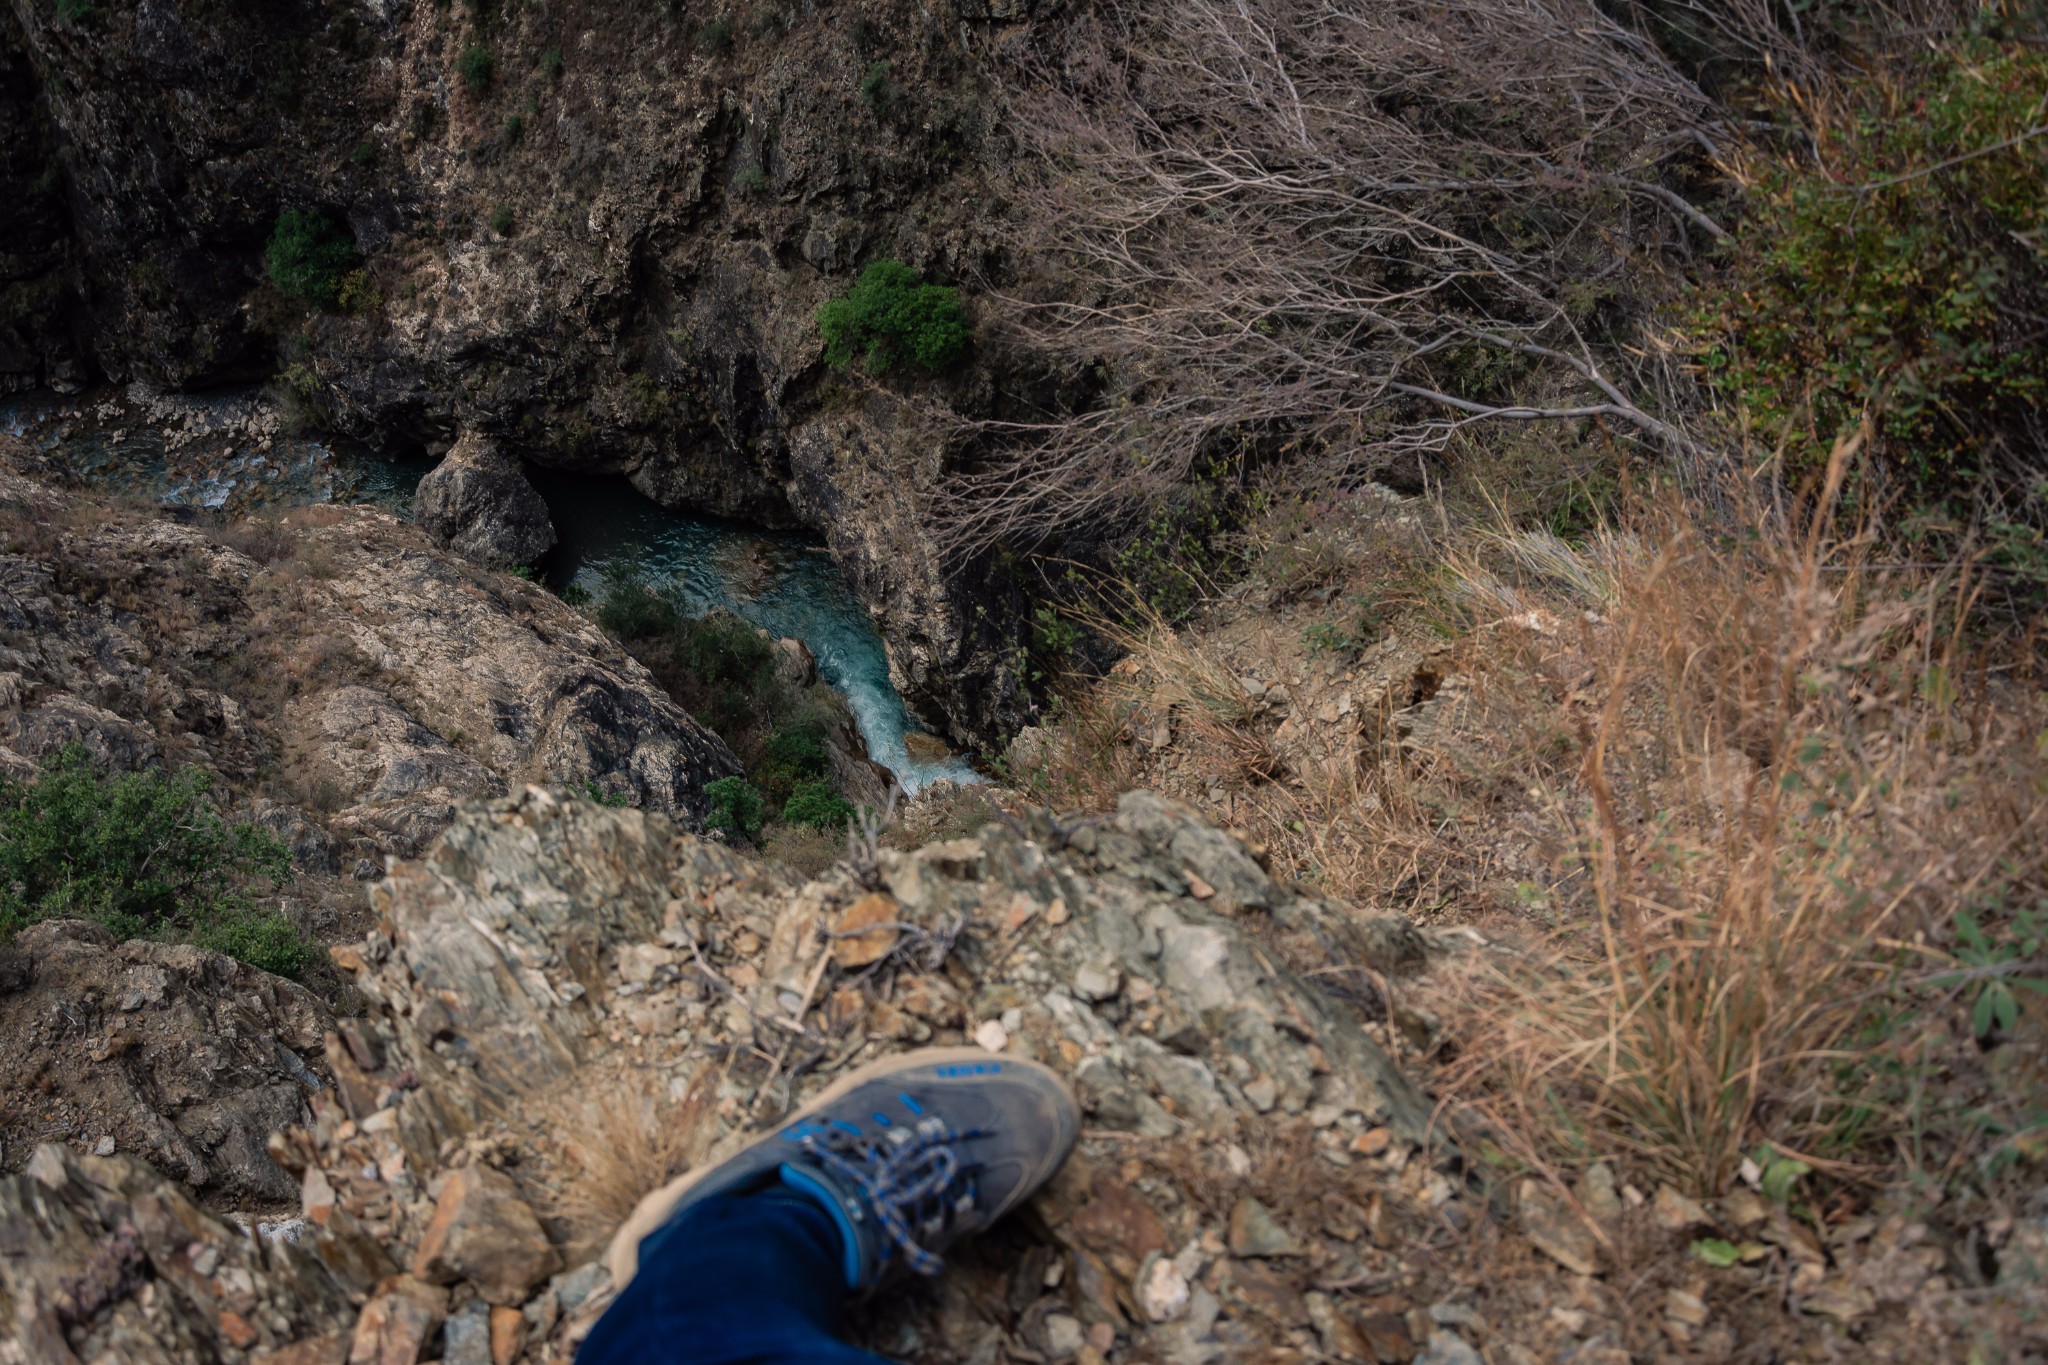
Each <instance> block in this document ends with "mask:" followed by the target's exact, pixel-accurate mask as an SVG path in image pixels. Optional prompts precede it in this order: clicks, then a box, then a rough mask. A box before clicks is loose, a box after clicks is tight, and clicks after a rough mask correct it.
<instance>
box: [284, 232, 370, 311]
mask: <svg viewBox="0 0 2048 1365" xmlns="http://www.w3.org/2000/svg"><path fill="white" fill-rule="evenodd" d="M356 262H357V256H356V247H355V242H354V240H353V239H352V238H351V237H350V236H349V234H348V230H347V229H346V228H343V227H342V226H341V225H340V224H338V223H336V222H335V221H334V220H333V219H331V218H329V217H328V216H327V215H326V214H324V213H321V212H320V211H318V210H317V209H286V210H285V211H284V212H283V213H280V214H279V215H277V226H276V227H275V228H274V229H273V230H272V231H271V234H270V242H269V244H268V245H266V246H265V247H264V248H263V263H264V266H265V268H266V269H267V270H268V271H269V272H270V282H271V283H272V284H274V285H276V286H277V287H278V288H279V289H280V290H282V291H283V292H284V293H286V294H289V295H291V296H292V297H293V298H295V299H299V300H302V301H303V302H306V303H312V304H317V305H319V306H320V307H322V308H334V307H336V306H338V305H339V304H340V302H341V283H342V280H343V279H344V278H345V277H346V276H347V275H348V273H349V272H350V271H351V270H354V269H355V268H356Z"/></svg>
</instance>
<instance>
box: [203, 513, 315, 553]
mask: <svg viewBox="0 0 2048 1365" xmlns="http://www.w3.org/2000/svg"><path fill="white" fill-rule="evenodd" d="M218 535H219V539H220V542H221V544H223V545H226V546H228V547H229V548H230V549H234V550H239V551H241V552H242V553H243V554H245V555H247V556H249V558H251V559H253V560H255V561H256V562H257V563H258V564H264V565H270V564H280V563H283V562H284V561H285V560H287V559H290V558H291V557H292V555H293V554H294V553H296V552H297V550H298V541H299V537H298V536H297V535H296V534H294V533H293V531H292V529H291V528H290V527H289V526H287V525H286V524H285V522H284V521H283V520H282V519H281V518H279V517H275V516H260V517H250V518H249V519H248V520H246V521H237V522H232V523H230V524H228V525H226V526H223V527H222V528H221V529H220V531H219V532H218Z"/></svg>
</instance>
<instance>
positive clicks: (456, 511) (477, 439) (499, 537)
mask: <svg viewBox="0 0 2048 1365" xmlns="http://www.w3.org/2000/svg"><path fill="white" fill-rule="evenodd" d="M413 515H414V516H415V517H416V518H417V519H418V521H419V524H420V526H421V527H422V528H423V529H424V530H425V531H426V533H427V534H428V535H430V536H432V537H433V538H434V539H435V540H437V541H439V542H440V543H441V544H443V545H445V546H447V547H448V548H449V549H451V550H453V551H455V553H457V554H459V555H464V556H467V557H468V558H470V559H474V560H476V561H477V562H478V563H481V564H489V565H491V566H493V567H504V566H507V565H519V564H532V563H533V562H534V561H536V560H538V559H539V558H540V557H541V556H542V555H544V554H546V553H547V552H548V551H549V550H550V549H552V548H554V544H555V524H554V522H553V521H551V520H549V518H548V505H547V503H545V502H543V501H542V500H541V496H540V494H539V493H537V492H535V491H534V487H533V485H532V484H530V483H528V482H527V481H526V475H525V474H523V473H521V472H520V468H519V461H518V460H517V459H515V458H513V456H512V455H511V454H509V453H508V452H507V451H506V450H505V448H504V447H503V446H501V445H499V444H498V443H497V442H496V441H494V440H492V439H491V438H490V437H488V436H481V435H478V434H477V433H476V432H473V431H470V432H464V433H463V435H462V439H460V440H458V441H457V442H456V443H455V445H454V448H453V449H451V450H450V451H449V452H448V454H447V456H446V457H444V458H443V459H442V461H441V463H440V464H438V465H436V466H435V467H434V469H433V471H432V472H431V473H429V474H428V475H427V476H426V477H425V478H423V479H421V480H420V486H419V491H418V492H417V493H416V494H415V495H414V498H413Z"/></svg>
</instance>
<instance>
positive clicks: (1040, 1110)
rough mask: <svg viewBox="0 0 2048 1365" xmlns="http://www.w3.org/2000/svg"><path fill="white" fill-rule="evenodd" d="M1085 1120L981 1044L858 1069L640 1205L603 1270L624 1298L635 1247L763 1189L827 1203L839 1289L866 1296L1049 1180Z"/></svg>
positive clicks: (1066, 1096)
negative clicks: (837, 1237)
mask: <svg viewBox="0 0 2048 1365" xmlns="http://www.w3.org/2000/svg"><path fill="white" fill-rule="evenodd" d="M1080 1131H1081V1120H1080V1110H1079V1108H1078V1107H1077V1106H1076V1105H1075V1103H1074V1097H1073V1094H1072V1093H1071V1092H1070V1091H1069V1090H1068V1089H1067V1086H1066V1083H1065V1082H1064V1081H1062V1080H1060V1078H1059V1077H1058V1076H1056V1075H1054V1074H1053V1073H1052V1071H1050V1070H1049V1069H1047V1068H1046V1067H1043V1066H1040V1065H1039V1064H1038V1063H1036V1062H1027V1061H1023V1060H1020V1059H1018V1058H1014V1057H1003V1056H998V1055H996V1054H993V1053H988V1052H983V1051H981V1050H979V1049H976V1048H927V1049H925V1050H923V1051H920V1052H908V1053H903V1054H901V1055H899V1056H895V1057H890V1058H886V1059H884V1060H882V1061H879V1062H875V1063H873V1064H872V1065H869V1066H865V1067H862V1068H860V1069H859V1070H857V1071H855V1072H853V1073H852V1074H851V1075H849V1076H847V1077H846V1078H845V1079H843V1080H841V1081H839V1082H838V1083H837V1084H835V1085H833V1086H832V1087H831V1088H830V1089H828V1090H826V1091H825V1093H823V1094H822V1095H820V1096H818V1098H817V1099H815V1100H813V1101H812V1102H811V1103H810V1104H808V1105H806V1106H804V1107H803V1108H802V1109H800V1110H798V1111H797V1112H796V1113H794V1114H792V1115H790V1116H789V1118H788V1119H787V1120H785V1121H784V1123H783V1125H782V1127H781V1128H780V1129H778V1130H777V1131H776V1132H774V1133H771V1134H768V1135H766V1136H764V1137H762V1138H759V1139H758V1140H756V1141H755V1142H753V1143H751V1144H749V1145H748V1146H746V1147H744V1148H742V1149H741V1150H740V1151H739V1152H737V1153H735V1154H734V1155H733V1156H731V1157H730V1158H728V1159H727V1160H725V1161H722V1162H720V1163H719V1164H718V1165H716V1166H713V1167H710V1168H709V1169H707V1170H704V1171H698V1172H692V1173H691V1174H689V1175H685V1176H682V1177H681V1178H679V1179H677V1180H675V1181H673V1182H671V1183H670V1184H669V1185H667V1186H665V1187H664V1188H662V1189H660V1190H657V1191H655V1192H654V1193H653V1194H650V1195H648V1196H647V1197H646V1198H645V1199H643V1200H641V1201H640V1206H639V1207H638V1208H636V1209H635V1210H633V1216H632V1217H630V1218H628V1219H627V1220H626V1223H625V1226H623V1227H622V1228H620V1229H619V1231H618V1233H617V1235H615V1236H614V1237H613V1238H612V1244H611V1249H610V1250H609V1251H608V1252H607V1253H606V1255H605V1263H606V1265H607V1266H608V1267H609V1268H610V1270H611V1273H612V1283H613V1284H614V1285H615V1286H618V1287H619V1288H624V1286H625V1284H626V1281H628V1280H629V1279H631V1278H632V1276H633V1271H634V1269H635V1267H636V1266H637V1264H638V1261H639V1250H640V1243H641V1241H642V1240H643V1239H644V1238H645V1237H646V1236H647V1235H648V1234H649V1233H651V1232H653V1231H655V1230H656V1229H657V1228H660V1227H662V1226H664V1225H666V1224H667V1223H669V1222H671V1221H672V1220H674V1219H676V1218H678V1217H681V1216H682V1215H683V1213H684V1212H685V1211H686V1210H688V1209H689V1208H690V1207H691V1206H692V1205H694V1204H696V1203H698V1202H699V1201H701V1200H704V1199H709V1198H711V1197H712V1196H714V1195H722V1194H744V1193H747V1192H749V1191H752V1190H756V1189H761V1188H764V1187H766V1186H770V1185H777V1184H779V1185H782V1186H785V1187H787V1188H790V1189H795V1190H799V1191H802V1192H803V1193H805V1194H808V1195H810V1196H812V1197H813V1198H816V1199H817V1200H819V1202H820V1203H822V1204H823V1205H824V1206H825V1208H826V1209H827V1211H828V1212H830V1213H831V1214H832V1215H833V1219H834V1221H835V1222H837V1223H838V1225H839V1229H840V1234H841V1236H842V1238H843V1240H844V1244H845V1252H846V1261H845V1271H846V1284H847V1288H848V1289H850V1290H864V1289H871V1288H873V1287H874V1286H875V1285H876V1284H877V1283H878V1282H880V1280H881V1279H882V1278H883V1276H884V1275H885V1274H886V1273H887V1272H888V1271H890V1270H891V1269H893V1268H895V1267H898V1266H902V1267H905V1268H907V1269H910V1270H914V1271H917V1272H919V1273H921V1274H926V1275H930V1274H936V1273H937V1271H938V1269H939V1265H940V1260H939V1258H940V1256H941V1255H943V1253H944V1252H945V1250H946V1248H947V1247H949V1246H951V1245H952V1244H953V1243H954V1242H956V1241H958V1240H959V1239H960V1238H962V1237H966V1236H969V1235H971V1234H973V1233H976V1232H979V1231H981V1230H982V1229H983V1228H986V1227H987V1226H989V1224H991V1223H993V1222H995V1221H996V1220H997V1219H998V1218H1000V1217H1002V1216H1003V1215H1004V1214H1005V1213H1008V1212H1009V1211H1010V1210H1011V1209H1013V1208H1015V1207H1016V1206H1017V1205H1018V1204H1020V1203H1022V1202H1023V1201H1024V1200H1025V1199H1027V1198H1029V1197H1030V1196H1031V1194H1032V1192H1033V1191H1035V1190H1036V1189H1037V1188H1038V1187H1039V1186H1041V1185H1043V1184H1044V1183H1045V1182H1046V1181H1047V1180H1049V1179H1051V1178H1052V1174H1053V1172H1054V1171H1056V1170H1058V1169H1059V1166H1060V1163H1061V1162H1062V1161H1064V1160H1066V1157H1067V1153H1068V1151H1070V1150H1071V1149H1072V1148H1073V1145H1074V1140H1075V1138H1076V1137H1078V1136H1079V1135H1080Z"/></svg>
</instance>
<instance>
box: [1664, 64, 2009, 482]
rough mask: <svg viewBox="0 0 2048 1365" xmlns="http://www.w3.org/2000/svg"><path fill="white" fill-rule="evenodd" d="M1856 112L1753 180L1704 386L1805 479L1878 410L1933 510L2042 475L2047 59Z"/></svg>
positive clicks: (1860, 93) (1994, 69)
mask: <svg viewBox="0 0 2048 1365" xmlns="http://www.w3.org/2000/svg"><path fill="white" fill-rule="evenodd" d="M1850 94H1851V98H1852V100H1853V101H1855V103H1854V104H1853V105H1852V107H1850V108H1848V109H1847V110H1846V111H1845V112H1843V113H1840V114H1834V115H1830V116H1828V117H1822V116H1820V115H1819V114H1815V115H1814V116H1813V117H1812V118H1811V119H1810V122H1811V124H1812V137H1813V144H1814V146H1813V150H1811V151H1809V150H1807V148H1806V145H1805V144H1804V143H1800V144H1798V149H1797V150H1794V151H1786V152H1783V153H1782V154H1776V155H1765V156H1759V157H1757V158H1756V159H1755V160H1754V161H1753V163H1752V164H1751V165H1750V166H1749V167H1747V168H1746V170H1747V171H1748V173H1749V176H1750V178H1751V184H1750V187H1749V205H1748V209H1747V214H1746V218H1745V221H1744V222H1743V224H1742V225H1741V229H1740V232H1739V233H1738V237H1737V241H1736V244H1735V246H1734V248H1733V251H1732V255H1731V256H1730V258H1729V262H1728V264H1729V269H1728V270H1727V271H1726V273H1725V275H1724V276H1723V277H1722V278H1721V279H1720V280H1719V281H1718V282H1717V283H1716V284H1715V285H1714V286H1713V287H1712V288H1711V290H1710V292H1709V293H1708V295H1707V299H1706V304H1705V307H1704V309H1703V310H1702V321H1703V323H1704V327H1703V332H1704V336H1705V359H1706V362H1707V373H1708V376H1709V379H1710V381H1711V382H1712V383H1713V385H1714V386H1715V388H1716V390H1717V391H1718V392H1719V393H1720V395H1721V396H1722V398H1723V399H1724V400H1725V401H1726V402H1727V403H1728V404H1729V406H1730V407H1731V408H1732V409H1733V410H1735V411H1736V412H1738V413H1739V414H1740V416H1741V418H1742V419H1743V421H1744V423H1745V424H1746V425H1748V426H1750V427H1752V428H1753V429H1756V430H1759V431H1761V432H1763V433H1765V441H1766V443H1767V444H1775V443H1776V442H1778V441H1779V440H1781V439H1782V440H1784V441H1786V443H1787V444H1786V458H1787V462H1788V465H1789V472H1790V473H1791V474H1793V475H1794V476H1795V477H1802V476H1805V475H1809V474H1812V473H1815V472H1817V471H1818V470H1819V469H1821V468H1822V467H1824V466H1825V465H1826V463H1827V458H1828V452H1829V449H1830V448H1831V446H1832V445H1833V443H1834V440H1835V438H1836V437H1837V436H1838V435H1839V434H1840V433H1841V432H1843V431H1845V430H1847V429H1849V428H1851V427H1854V426H1855V425H1856V423H1857V421H1858V419H1859V418H1860V417H1861V415H1862V413H1863V411H1864V409H1865V408H1866V406H1870V405H1875V406H1876V408H1877V411H1878V442H1877V446H1876V454H1877V455H1878V457H1879V458H1880V459H1881V460H1882V461H1883V462H1884V463H1885V464H1886V465H1888V466H1889V467H1890V469H1891V471H1892V473H1893V474H1894V476H1895V477H1897V478H1898V479H1900V480H1901V481H1902V482H1903V483H1904V484H1905V486H1906V487H1907V488H1908V489H1909V490H1910V491H1911V492H1912V493H1913V494H1914V495H1915V496H1916V498H1918V499H1920V500H1922V501H1929V502H1936V501H1940V500H1943V499H1948V498H1955V497H1960V498H1967V497H1969V496H1971V495H1973V494H1974V493H1975V492H1976V488H1975V484H1976V482H1977V480H1978V478H1979V476H1980V475H1981V474H1983V473H1984V472H1987V471H1988V470H1990V469H1993V468H1996V467H1998V466H1999V465H2004V466H2006V467H2008V468H2011V467H2013V466H2015V465H2019V466H2025V465H2028V464H2030V463H2031V459H2032V457H2031V456H2030V454H2029V452H2030V451H2031V450H2033V449H2034V448H2035V445H2034V443H2035V442H2037V441H2038V439H2039V435H2038V432H2039V427H2038V423H2039V414H2040V410H2041V404H2042V402H2043V401H2044V399H2048V350H2044V349H2043V348H2042V346H2041V344H2040V340H2039V335H2040V327H2041V321H2042V318H2043V316H2044V315H2048V140H2044V139H2042V138H2041V137H2040V136H2038V134H2039V132H2040V129H2039V128H2038V127H2037V126H2036V125H2038V124H2039V123H2040V121H2041V118H2040V115H2041V110H2042V108H2043V105H2044V102H2048V54H2044V53H2042V52H2041V51H2039V50H2038V49H2034V48H2030V47H2025V46H2017V45H2015V46H2013V47H2010V48H2000V47H1997V46H1995V45H1993V44H1991V43H1989V42H1986V41H1969V42H1961V43H1957V44H1954V45H1951V46H1947V47H1943V48H1941V49H1938V50H1935V51H1931V52H1929V53H1927V54H1925V55H1923V56H1921V57H1919V58H1918V59H1917V60H1916V61H1915V62H1914V63H1913V64H1912V65H1911V66H1909V67H1906V68H1903V69H1890V70H1883V69H1880V70H1876V71H1873V72H1871V73H1869V74H1867V75H1866V76H1865V77H1864V78H1863V79H1862V80H1861V81H1860V82H1859V83H1858V84H1856V85H1855V86H1853V87H1851V91H1850ZM2001 448H2002V449H2001ZM2001 456H2002V458H2001Z"/></svg>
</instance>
